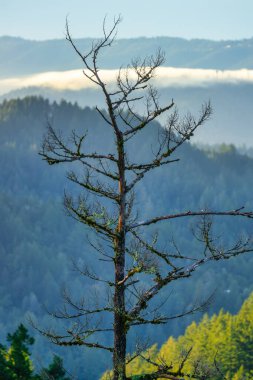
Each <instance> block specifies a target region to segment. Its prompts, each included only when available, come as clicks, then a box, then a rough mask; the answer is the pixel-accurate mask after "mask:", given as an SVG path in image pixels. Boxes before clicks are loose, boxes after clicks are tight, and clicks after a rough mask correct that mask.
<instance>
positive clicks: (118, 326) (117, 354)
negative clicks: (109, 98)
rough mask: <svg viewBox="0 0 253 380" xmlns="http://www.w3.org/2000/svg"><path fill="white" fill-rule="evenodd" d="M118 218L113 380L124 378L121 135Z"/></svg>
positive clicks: (123, 244)
mask: <svg viewBox="0 0 253 380" xmlns="http://www.w3.org/2000/svg"><path fill="white" fill-rule="evenodd" d="M118 171H119V220H118V226H117V237H116V239H115V245H114V250H115V293H114V351H113V368H114V373H113V380H125V379H126V364H125V363H126V323H125V284H124V281H123V280H124V276H125V223H126V221H125V214H126V210H125V208H126V202H125V190H126V189H125V157H124V143H123V137H122V135H121V134H120V135H119V136H118Z"/></svg>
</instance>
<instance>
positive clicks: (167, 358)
mask: <svg viewBox="0 0 253 380" xmlns="http://www.w3.org/2000/svg"><path fill="white" fill-rule="evenodd" d="M252 336H253V293H252V294H251V295H250V297H249V298H248V299H247V300H246V301H245V302H244V304H243V305H242V307H241V309H240V311H239V312H238V314H236V315H231V314H230V313H228V312H225V311H224V310H221V311H220V312H219V314H218V315H217V314H215V315H213V316H211V317H209V316H208V315H207V314H206V315H205V316H204V317H203V319H202V320H201V321H200V323H198V324H197V323H195V322H193V323H191V324H190V325H189V326H188V327H187V329H186V331H185V333H184V335H181V336H180V337H178V338H177V339H174V338H173V337H170V338H169V339H168V340H167V341H166V342H165V343H164V344H163V345H162V347H161V348H160V349H159V348H158V347H157V345H153V346H152V347H150V348H149V349H148V350H146V352H143V353H142V354H141V356H140V357H139V358H138V359H135V360H134V361H132V362H131V364H129V366H128V375H144V374H145V373H146V374H148V373H149V372H150V373H151V372H153V371H155V370H157V367H156V366H155V365H154V364H151V363H150V361H151V362H152V363H156V364H157V365H158V366H161V365H166V364H167V365H168V366H170V365H171V363H173V364H174V368H175V369H178V367H179V366H180V364H181V363H182V361H183V360H184V359H185V360H186V364H185V367H184V369H185V373H195V374H198V373H199V372H201V371H202V372H204V373H205V374H206V375H208V379H210V380H220V379H222V378H226V379H227V380H250V379H252V374H253V365H252V359H253V351H252ZM187 355H188V356H187ZM186 357H187V359H186ZM105 377H106V375H105V376H104V378H105ZM193 378H194V376H193ZM138 379H139V380H141V377H137V376H136V380H138Z"/></svg>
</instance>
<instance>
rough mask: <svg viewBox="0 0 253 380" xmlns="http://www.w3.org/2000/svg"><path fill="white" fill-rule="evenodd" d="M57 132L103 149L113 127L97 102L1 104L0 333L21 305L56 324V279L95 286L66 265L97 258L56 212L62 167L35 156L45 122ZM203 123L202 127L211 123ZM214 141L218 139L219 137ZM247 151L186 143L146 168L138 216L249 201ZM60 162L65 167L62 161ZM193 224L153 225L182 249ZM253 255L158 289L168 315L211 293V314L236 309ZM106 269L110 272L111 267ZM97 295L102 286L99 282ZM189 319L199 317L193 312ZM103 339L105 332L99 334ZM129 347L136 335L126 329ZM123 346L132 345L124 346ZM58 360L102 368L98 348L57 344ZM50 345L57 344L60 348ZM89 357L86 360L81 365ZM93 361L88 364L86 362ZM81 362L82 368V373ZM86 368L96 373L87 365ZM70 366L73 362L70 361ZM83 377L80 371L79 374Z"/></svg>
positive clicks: (40, 349) (166, 331) (168, 331)
mask: <svg viewBox="0 0 253 380" xmlns="http://www.w3.org/2000/svg"><path fill="white" fill-rule="evenodd" d="M48 121H49V122H50V123H52V124H53V125H54V127H55V128H56V129H57V128H59V129H61V130H62V131H63V133H65V132H66V134H68V132H69V131H71V130H73V129H76V130H77V131H78V130H80V129H82V130H83V129H84V130H87V132H88V144H87V148H88V149H92V148H94V147H95V149H96V150H97V151H102V150H104V149H105V150H106V151H107V150H109V149H110V146H111V145H112V138H113V136H111V135H109V134H108V129H107V127H106V125H105V124H104V122H103V120H102V118H101V117H100V116H99V115H98V114H97V113H96V111H95V110H92V109H90V108H84V109H82V108H80V107H79V106H78V105H76V104H75V105H72V104H70V103H67V102H65V101H62V102H61V103H60V104H57V103H53V104H51V103H49V101H48V100H45V99H42V98H36V97H28V98H25V99H23V100H20V99H16V100H10V101H4V102H3V103H2V104H1V105H0V137H1V138H0V165H1V177H0V198H1V201H0V208H1V219H0V231H1V239H0V259H1V266H0V297H1V304H0V327H1V329H0V331H1V338H2V340H3V339H4V338H5V335H6V333H7V332H9V331H13V330H14V328H15V327H17V326H18V325H19V324H20V323H21V322H25V321H26V317H27V315H28V313H32V315H33V316H34V317H35V318H36V319H37V320H38V323H39V325H41V326H45V327H46V326H56V324H58V325H59V323H60V321H54V322H52V321H51V320H49V317H48V315H47V313H46V310H45V308H43V305H45V306H46V307H47V308H49V309H50V310H52V309H53V307H57V306H58V305H59V304H60V302H61V297H60V293H61V289H63V287H64V286H66V287H68V288H70V289H71V291H72V293H73V294H77V296H78V297H79V296H80V295H81V296H82V295H87V294H89V291H90V290H91V289H92V288H93V287H94V284H93V283H92V282H91V281H87V280H85V278H81V277H80V276H79V275H78V274H77V273H75V272H73V270H72V266H71V259H74V260H78V261H79V262H81V263H82V262H85V263H87V264H89V265H91V266H94V265H97V261H96V260H95V256H94V255H95V253H94V252H93V251H92V250H91V247H90V246H89V245H88V244H87V237H86V232H87V231H86V230H85V228H84V227H83V226H81V225H79V224H78V223H76V222H75V221H73V220H72V219H71V218H68V217H67V215H66V214H65V213H64V209H63V206H62V196H63V193H64V189H65V190H66V191H71V192H76V189H75V188H74V187H73V188H72V186H70V185H69V184H68V183H67V180H66V176H65V172H64V168H62V167H61V168H57V167H56V168H50V167H48V166H47V165H46V164H45V163H44V162H43V161H42V160H41V157H40V156H39V155H38V151H39V149H40V144H41V141H42V136H43V134H44V133H45V129H46V125H47V122H48ZM211 124H212V123H209V125H208V126H206V127H207V128H210V129H211V128H212V125H211ZM159 128H160V126H159V125H158V124H157V123H154V124H153V125H152V127H150V128H149V130H147V131H146V132H145V134H144V133H143V134H142V135H141V139H139V140H138V139H133V140H131V144H130V143H129V149H128V154H129V155H134V156H135V157H136V160H138V158H140V157H142V158H143V157H145V156H146V155H147V153H146V147H150V146H152V143H153V142H154V139H157V132H158V130H159ZM221 142H222V141H221ZM252 169H253V160H252V159H251V158H249V157H247V156H243V155H240V154H239V153H238V152H237V150H236V149H235V148H234V147H233V146H229V147H223V149H220V150H218V151H217V150H216V151H213V150H212V149H209V150H208V151H201V150H200V149H198V148H197V147H194V146H191V145H190V144H188V145H186V146H185V147H184V149H181V152H180V161H179V162H178V163H174V164H172V165H170V166H169V167H168V169H166V170H162V168H161V170H160V171H159V173H158V174H157V175H156V176H153V175H150V176H148V177H147V180H146V181H145V183H144V186H142V187H139V188H138V192H137V193H136V197H137V203H138V204H139V205H140V206H139V216H140V218H142V217H146V216H149V215H154V214H155V213H156V214H162V213H164V212H165V211H166V210H170V211H173V210H186V211H187V210H189V209H196V208H198V209H199V208H206V207H210V208H213V209H218V208H222V209H231V208H233V209H236V208H239V207H241V206H245V207H247V208H248V209H253V201H252V187H253V176H252ZM66 170H67V167H66ZM216 222H217V224H216V232H218V234H224V236H225V240H226V241H228V242H232V241H233V240H234V238H236V236H238V234H240V233H242V234H243V233H244V232H245V233H246V232H251V231H252V224H250V222H249V223H247V222H244V223H242V222H241V223H240V226H238V224H235V223H234V220H232V221H228V220H226V219H222V220H220V221H219V220H217V221H216ZM192 227H194V226H192V225H186V224H182V223H179V222H177V223H175V224H173V225H172V224H170V223H167V224H166V225H165V226H164V227H163V229H162V230H161V231H160V233H161V234H162V236H163V239H164V240H163V241H164V245H166V244H167V243H169V242H170V241H172V239H173V240H174V241H175V242H176V243H177V245H178V246H179V248H180V249H182V250H191V249H199V247H198V245H197V244H196V242H195V240H194V237H193V235H192ZM252 268H253V256H251V255H250V254H249V255H247V256H244V257H239V258H234V259H231V260H230V261H229V262H224V263H222V264H220V263H219V264H217V265H216V264H212V265H209V266H208V267H206V268H205V271H203V270H201V271H199V272H197V273H196V274H195V276H194V277H193V278H192V280H187V287H186V282H181V283H178V284H176V286H174V287H173V289H168V290H167V292H164V294H163V298H167V297H169V298H168V301H167V302H166V304H165V305H164V309H165V312H166V313H167V314H169V315H172V314H174V313H177V312H180V311H182V309H185V308H186V309H187V308H188V307H190V305H191V304H192V303H194V302H199V301H201V300H203V299H204V298H205V297H206V296H208V295H210V294H212V293H214V300H213V302H212V304H211V306H210V310H209V312H210V314H211V313H213V312H218V311H219V309H220V308H221V307H224V309H225V310H226V311H230V312H237V311H238V310H239V308H240V306H241V304H242V302H243V301H244V300H245V298H246V297H247V296H248V295H249V294H250V292H251V291H252V290H253V284H252ZM96 269H98V270H99V271H100V272H101V274H105V275H107V273H108V268H107V267H106V264H105V263H101V264H100V267H99V268H96ZM109 275H110V273H109ZM96 287H97V292H98V294H101V295H102V294H103V288H102V285H101V286H97V285H96ZM193 317H194V319H198V318H200V316H199V315H194V316H193ZM190 318H192V317H189V318H185V319H184V320H175V321H172V322H171V323H170V324H169V325H167V326H161V327H159V328H158V329H153V328H146V329H143V331H142V335H144V334H145V335H148V336H149V337H150V340H151V341H153V342H156V343H158V344H161V343H163V342H164V340H165V339H166V337H168V336H169V335H173V336H177V335H178V334H181V333H182V332H183V331H184V328H185V327H186V326H187V324H188V323H189V322H190V321H191V319H190ZM105 339H106V338H105ZM132 342H133V345H132V346H133V347H134V336H132ZM130 348H131V347H130ZM50 351H53V352H54V351H56V349H55V347H52V346H50V349H48V345H47V344H46V340H45V338H42V337H40V336H36V345H35V348H34V355H35V357H37V358H39V361H41V360H43V361H46V363H43V365H44V366H46V364H47V363H48V361H50V360H52V356H51V354H50ZM59 351H60V356H62V357H63V356H65V360H64V362H65V364H66V367H67V368H68V369H69V370H70V371H72V372H73V373H74V374H77V375H78V374H82V376H83V377H81V378H80V379H83V378H85V379H87V380H89V379H95V378H98V377H99V375H100V374H101V373H102V372H103V371H104V370H105V368H107V367H108V360H107V359H108V358H107V357H106V356H102V355H100V360H99V362H98V360H97V359H96V355H97V353H96V352H92V351H83V350H79V351H78V350H76V349H75V350H72V349H67V350H66V351H64V349H62V350H59ZM59 351H57V352H59ZM87 363H89V366H87ZM93 364H94V365H93ZM88 368H89V372H88ZM90 368H93V370H94V372H93V373H92V372H90ZM77 369H78V370H77ZM84 376H85V377H84Z"/></svg>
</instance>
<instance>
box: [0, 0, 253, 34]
mask: <svg viewBox="0 0 253 380" xmlns="http://www.w3.org/2000/svg"><path fill="white" fill-rule="evenodd" d="M119 13H120V14H121V15H122V16H123V22H122V24H121V26H120V29H119V37H137V36H148V37H150V36H178V37H185V38H208V39H215V40H220V39H242V38H251V37H253V0H156V1H153V0H146V1H144V0H139V1H138V0H123V1H122V0H107V1H103V0H89V1H88V0H0V35H10V36H21V37H24V38H29V39H36V40H38V39H40V40H43V39H52V38H63V37H64V24H65V17H66V15H68V16H69V20H70V25H71V31H72V34H73V35H74V36H75V37H97V36H100V31H101V22H102V20H103V17H104V16H105V14H107V15H108V20H110V19H112V17H113V16H114V15H118V14H119Z"/></svg>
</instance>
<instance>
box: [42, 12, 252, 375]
mask: <svg viewBox="0 0 253 380" xmlns="http://www.w3.org/2000/svg"><path fill="white" fill-rule="evenodd" d="M119 22H120V19H119V18H118V19H116V20H115V21H114V23H113V27H112V28H111V29H110V30H109V31H107V30H106V27H105V24H104V25H103V38H101V39H100V40H97V41H95V42H94V43H93V45H92V46H91V49H90V51H88V52H87V53H82V52H81V50H80V49H79V48H78V47H77V45H76V43H75V42H74V41H73V39H72V37H71V35H70V32H69V28H68V24H67V27H66V38H67V40H68V41H69V43H70V44H71V46H72V47H73V49H74V50H75V52H76V53H77V54H78V55H79V57H80V59H81V61H82V63H83V65H84V71H83V74H84V76H85V77H86V78H88V79H89V80H90V81H91V82H92V83H93V84H94V85H96V86H97V87H98V88H99V89H100V90H101V92H102V94H103V97H104V100H105V104H106V110H103V109H100V108H98V107H97V108H96V110H97V112H98V113H99V115H100V116H101V117H102V118H103V120H104V123H105V128H108V131H111V132H112V134H113V136H114V142H115V150H114V152H110V153H103V152H99V153H98V152H96V151H90V150H89V146H86V145H85V142H86V132H84V133H83V134H82V135H78V134H77V133H76V132H72V135H71V136H70V139H69V140H65V139H64V138H63V137H62V135H61V133H58V132H57V131H56V130H55V129H54V128H53V127H52V126H51V125H50V126H49V128H48V133H47V135H46V138H45V140H44V143H43V146H42V150H41V153H40V154H41V155H42V157H43V159H45V160H46V161H47V162H48V163H49V164H50V165H54V164H61V163H68V164H73V165H74V164H76V165H79V166H80V167H81V168H83V171H84V176H81V175H80V167H79V169H78V170H77V171H70V172H68V178H69V180H70V181H72V182H73V183H75V184H77V185H78V186H79V187H80V190H82V191H84V193H85V192H87V193H89V194H92V195H93V199H94V198H97V201H94V202H93V203H91V202H90V201H89V199H88V197H86V196H85V195H80V196H79V198H78V199H74V197H72V196H70V195H65V198H64V203H65V207H66V209H67V210H68V213H69V214H70V215H71V216H73V217H74V218H75V219H76V220H78V221H79V222H81V223H83V224H85V225H87V226H89V227H90V228H91V229H92V230H94V231H95V233H96V236H97V239H99V238H101V239H102V242H104V241H105V242H107V243H108V244H109V246H110V249H111V252H110V253H108V250H107V251H106V252H105V251H104V250H103V249H104V248H103V243H101V244H99V243H97V244H94V243H91V244H92V245H93V247H94V248H95V249H96V250H97V251H99V253H100V254H101V255H102V257H103V258H104V259H105V260H107V261H108V262H109V264H110V265H111V266H112V267H113V268H114V278H112V279H110V280H107V279H103V278H102V279H101V278H100V277H99V275H97V274H96V273H94V272H92V271H91V270H89V269H88V268H84V269H83V268H78V269H79V270H80V272H82V274H84V275H85V276H88V277H90V278H92V279H94V280H96V281H102V282H104V284H105V286H108V287H109V288H110V289H112V293H113V297H112V300H111V302H110V301H108V302H106V303H105V304H104V305H96V306H95V307H94V308H91V307H90V306H89V305H88V304H87V303H86V300H79V301H74V300H73V299H72V298H71V297H70V295H69V294H67V293H65V301H66V303H67V304H68V306H69V307H66V306H65V308H63V310H61V311H59V312H58V313H55V316H56V317H59V318H67V319H71V318H73V319H74V320H75V323H74V324H73V327H72V328H70V329H68V331H67V332H66V333H65V334H62V335H61V334H57V333H55V332H52V331H44V334H45V335H47V336H48V337H49V338H50V339H51V340H52V342H54V343H56V344H58V345H64V346H70V345H83V346H86V347H91V348H98V349H102V350H107V351H109V352H111V353H112V356H113V380H126V379H127V377H126V363H127V359H126V358H127V356H126V354H127V352H126V344H127V334H128V332H129V330H130V329H131V328H132V327H133V326H137V325H138V326H141V325H146V324H152V325H157V324H161V323H166V322H167V321H168V320H169V319H171V318H176V317H180V316H182V315H184V314H185V313H182V314H180V315H177V316H173V317H172V316H166V315H163V314H161V313H160V312H158V311H157V310H155V311H153V314H152V317H150V314H151V312H147V310H148V307H149V304H150V301H152V300H153V299H154V298H155V297H156V296H157V295H158V294H159V292H160V291H161V290H162V289H163V288H164V287H166V286H168V285H170V284H171V283H172V282H174V281H176V280H180V279H184V278H188V277H190V276H192V274H193V273H194V272H195V271H196V269H197V268H199V267H200V266H203V265H204V264H206V263H207V262H210V261H217V260H222V259H227V258H230V257H232V256H236V255H239V254H242V253H245V252H250V251H252V245H251V243H250V241H249V240H240V241H237V242H236V243H235V244H234V246H233V247H229V248H225V247H221V246H217V244H216V241H215V239H213V238H212V234H211V220H210V218H211V217H212V216H223V217H226V216H227V217H233V216H234V217H237V218H238V217H243V218H253V212H251V211H246V210H245V209H244V208H243V207H242V208H240V209H235V210H225V211H217V210H209V209H205V210H197V211H193V210H186V211H182V212H180V213H166V212H167V210H165V214H164V215H158V216H154V217H151V218H150V219H147V220H143V221H139V220H138V217H137V216H136V214H135V206H136V205H135V203H134V190H135V188H136V187H137V185H138V184H139V183H140V182H141V181H142V180H143V179H144V177H145V176H146V175H147V174H148V173H150V172H153V171H155V170H156V169H158V168H161V167H164V169H165V168H166V167H167V166H169V165H173V163H175V162H177V161H178V158H177V157H175V152H176V151H177V149H178V148H179V147H180V146H182V144H184V143H185V142H187V141H189V140H190V139H191V137H192V136H193V134H194V133H195V131H196V130H197V129H198V128H199V127H201V126H202V125H203V124H204V123H205V122H206V120H207V119H208V118H209V116H210V114H211V107H210V104H205V105H204V106H202V110H201V112H200V116H199V117H197V118H196V117H194V116H192V115H191V114H188V115H187V116H185V117H183V118H180V117H179V115H178V112H177V110H176V107H175V105H174V102H173V100H172V101H171V102H170V103H169V104H167V105H165V106H161V105H160V104H159V98H158V93H157V90H156V89H155V88H154V87H153V86H152V85H151V84H150V83H151V80H152V78H153V76H154V73H155V70H156V69H157V68H158V67H159V66H160V65H161V64H162V63H163V62H164V54H163V53H162V52H161V51H158V52H157V53H156V54H155V55H154V56H150V57H146V58H144V59H143V60H141V59H136V60H134V61H132V63H131V65H129V66H128V67H127V68H126V69H120V70H119V71H118V75H117V78H116V82H115V86H114V88H112V86H111V85H107V83H106V82H105V80H103V78H102V76H101V73H100V68H99V58H100V55H101V53H102V52H103V50H104V49H107V48H109V47H110V46H111V45H112V43H113V41H114V39H115V34H116V29H117V26H118V24H119ZM138 102H143V103H144V105H145V108H144V109H145V112H143V113H141V112H137V111H136V108H135V105H136V103H138ZM165 113H168V119H167V120H168V121H167V123H166V125H164V127H163V128H161V129H160V135H159V138H158V141H157V149H156V151H155V152H151V153H152V154H151V156H152V158H151V159H150V160H147V161H145V162H136V161H135V159H134V158H131V157H129V155H128V152H127V146H128V144H131V141H132V140H131V139H132V138H133V137H135V136H136V135H137V134H138V133H140V132H141V131H142V130H144V129H145V128H147V127H148V126H149V125H152V122H153V121H154V120H156V119H157V118H158V117H159V116H160V115H162V114H165ZM84 193H82V194H84ZM109 203H111V206H110V205H109ZM197 216H198V217H201V218H202V223H201V227H200V228H199V231H198V235H197V238H198V240H199V241H200V242H201V243H202V245H203V247H204V249H203V252H202V253H201V255H199V256H198V257H196V255H195V254H194V255H191V254H189V253H187V254H184V253H183V252H179V250H177V249H175V251H170V250H169V251H168V252H164V251H162V250H161V249H160V248H159V244H158V242H157V239H156V237H155V238H154V237H153V238H151V237H150V238H147V235H145V234H144V232H143V230H144V228H145V227H147V226H150V225H154V224H159V223H162V222H163V221H166V220H172V219H173V220H174V219H178V218H181V219H189V218H195V217H197ZM165 268H166V270H165ZM141 275H144V276H145V278H147V276H149V277H150V280H149V282H148V284H149V286H148V287H147V288H146V289H145V290H143V289H142V290H140V289H138V284H139V281H140V276H141ZM128 294H130V295H131V297H128V296H127V295H128ZM200 307H201V306H199V305H197V306H196V307H194V308H193V309H192V310H190V311H187V312H186V314H188V313H190V312H194V311H196V310H198V309H199V308H200ZM71 308H72V311H73V313H72V312H71V310H70V309H71ZM105 313H112V315H113V323H112V324H111V326H103V327H101V326H100V325H99V324H97V325H96V326H92V327H91V326H89V322H90V321H91V319H90V317H92V320H93V321H94V319H93V318H95V316H96V315H100V314H105ZM77 318H81V319H83V320H85V321H86V323H84V322H83V321H80V322H79V323H77V322H76V319H77ZM100 332H109V333H112V336H113V337H112V344H111V345H110V346H107V345H106V344H102V343H101V341H100V340H99V338H97V334H98V333H100ZM130 360H131V359H130ZM183 366H184V361H183V362H182V366H180V368H179V369H177V370H176V371H173V367H171V366H168V365H165V364H164V365H157V371H156V372H154V373H153V374H152V375H146V377H143V378H145V379H157V378H168V379H179V378H182V377H187V376H195V377H196V378H204V377H203V376H202V377H200V375H199V374H198V373H196V374H184V372H183Z"/></svg>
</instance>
